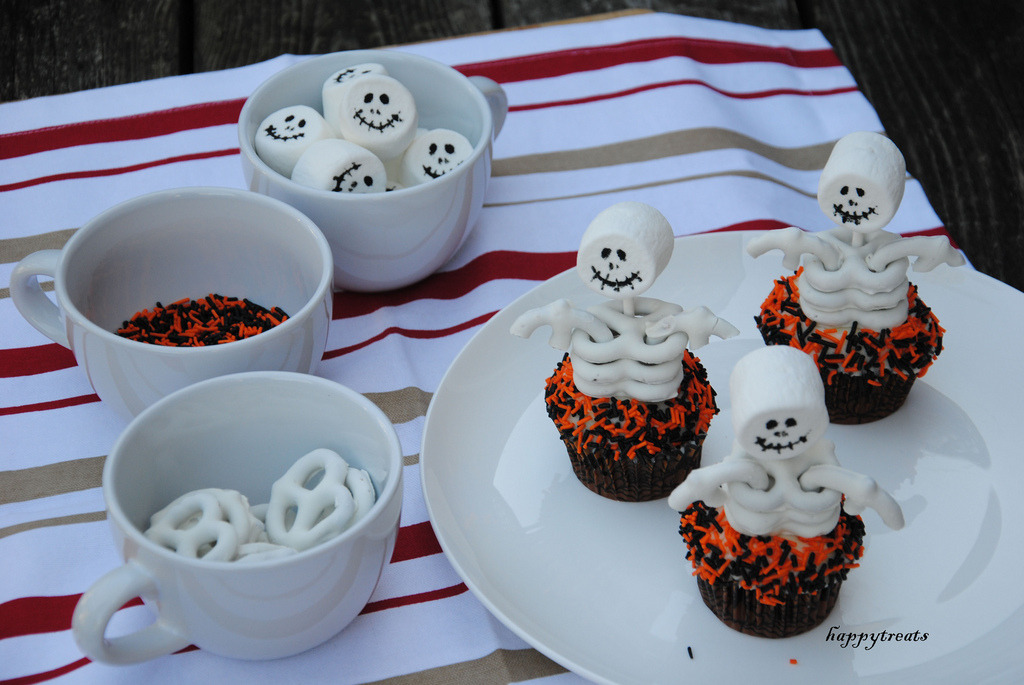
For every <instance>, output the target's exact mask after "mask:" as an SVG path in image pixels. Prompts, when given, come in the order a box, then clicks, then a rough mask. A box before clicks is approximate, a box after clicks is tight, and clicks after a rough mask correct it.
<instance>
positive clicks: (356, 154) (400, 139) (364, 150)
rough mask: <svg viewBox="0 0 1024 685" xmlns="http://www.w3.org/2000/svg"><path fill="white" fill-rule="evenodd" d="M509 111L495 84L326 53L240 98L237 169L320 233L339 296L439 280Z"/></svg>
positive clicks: (390, 57) (403, 57)
mask: <svg viewBox="0 0 1024 685" xmlns="http://www.w3.org/2000/svg"><path fill="white" fill-rule="evenodd" d="M507 110H508V100H507V98H506V95H505V92H504V91H503V90H502V88H501V87H500V86H499V85H498V84H497V83H495V82H494V81H492V80H490V79H487V78H485V77H482V76H472V77H468V78H467V77H466V76H464V75H462V74H461V73H459V72H458V71H456V70H454V69H452V68H451V67H448V66H446V65H444V64H441V63H439V62H435V61H433V60H430V59H427V58H425V57H420V56H418V55H413V54H408V53H403V52H399V51H393V50H353V51H346V52H338V53H332V54H328V55H323V56H320V57H314V58H310V59H306V60H303V61H301V62H299V63H297V64H295V65H292V66H291V67H288V68H286V69H284V70H282V71H280V72H278V73H277V74H275V75H274V76H272V77H270V78H269V79H267V80H266V81H265V82H264V83H262V84H261V85H260V86H259V87H258V88H257V89H256V90H255V91H254V92H253V93H252V95H251V96H250V97H249V98H248V99H247V100H246V102H245V105H244V106H243V107H242V111H241V114H240V116H239V120H238V138H239V145H240V148H241V158H242V168H243V172H244V174H245V179H246V183H247V185H248V187H249V189H250V190H253V191H256V192H259V193H262V194H265V195H269V196H271V197H274V198H276V199H279V200H283V201H284V202H286V203H288V204H290V205H292V206H293V207H295V208H296V209H298V210H299V211H301V212H302V213H304V214H305V215H306V216H308V217H309V218H310V219H312V220H313V221H314V223H316V224H317V226H318V227H319V228H320V230H321V231H323V233H324V235H325V236H326V237H327V240H328V242H329V243H330V245H331V250H332V253H333V256H334V267H335V268H334V286H335V288H338V289H346V290H359V291H380V290H391V289H394V288H399V287H402V286H405V285H408V284H411V283H414V282H416V281H419V280H421V279H422V278H424V277H426V276H428V275H430V274H431V273H433V272H434V271H436V270H437V269H438V268H440V267H441V266H442V265H443V264H444V263H445V262H446V261H448V259H449V258H451V256H452V255H453V254H454V253H455V251H456V250H457V249H458V248H459V246H460V245H461V244H462V243H463V241H464V240H465V238H466V237H467V236H468V234H469V232H470V231H471V230H472V228H473V226H474V224H475V223H476V221H477V219H478V217H479V214H480V210H481V207H482V206H483V197H484V191H485V189H486V186H487V182H488V179H489V177H490V168H491V146H492V143H493V140H494V137H495V136H496V135H497V133H498V131H499V130H500V129H501V125H502V123H503V122H504V119H505V114H506V112H507Z"/></svg>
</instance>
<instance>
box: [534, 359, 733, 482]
mask: <svg viewBox="0 0 1024 685" xmlns="http://www.w3.org/2000/svg"><path fill="white" fill-rule="evenodd" d="M682 365H683V368H684V370H685V371H684V373H685V375H684V380H683V382H682V383H681V384H680V386H679V392H678V393H677V394H676V396H675V397H673V398H671V399H668V400H665V401H662V402H640V401H637V400H634V399H616V398H614V397H598V398H594V397H590V396H589V395H584V394H583V393H581V392H579V390H577V388H576V386H575V385H574V384H573V380H572V374H573V369H572V361H571V359H570V358H569V355H568V354H567V355H565V357H564V358H563V359H562V361H561V362H559V364H558V366H556V367H555V372H554V373H553V374H552V375H551V377H550V378H548V380H547V383H546V385H545V394H544V401H545V404H546V406H547V413H548V416H549V417H550V418H551V420H552V421H553V422H554V424H555V427H556V428H557V429H558V434H559V436H560V437H561V439H562V442H563V443H564V444H565V448H566V451H567V453H568V455H569V461H570V462H571V464H572V469H573V472H574V473H575V474H576V477H577V478H579V480H580V482H581V483H583V484H584V485H585V486H587V488H589V489H590V490H592V491H594V492H596V493H597V494H599V495H601V496H603V497H608V498H610V499H614V500H619V501H624V502H642V501H648V500H653V499H660V498H662V497H666V496H668V494H669V492H671V491H672V489H673V488H675V487H676V486H677V485H678V484H679V483H681V482H682V480H683V479H684V478H685V477H686V475H687V474H689V473H690V471H691V470H692V469H694V468H697V467H698V466H699V465H700V455H701V447H702V445H703V443H704V438H705V437H706V436H707V431H708V427H709V426H710V424H711V418H712V417H713V416H714V415H715V414H717V413H718V406H717V405H716V404H715V391H714V390H713V389H712V388H711V385H710V384H709V383H708V380H707V372H706V371H705V370H704V367H703V366H702V365H701V363H700V360H699V359H697V358H696V357H694V356H693V355H691V354H690V353H689V352H686V353H685V354H684V356H683V362H682Z"/></svg>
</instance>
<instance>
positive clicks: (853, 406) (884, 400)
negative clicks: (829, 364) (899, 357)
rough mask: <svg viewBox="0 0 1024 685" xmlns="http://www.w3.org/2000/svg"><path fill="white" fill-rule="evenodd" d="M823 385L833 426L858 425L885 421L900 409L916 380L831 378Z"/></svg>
mask: <svg viewBox="0 0 1024 685" xmlns="http://www.w3.org/2000/svg"><path fill="white" fill-rule="evenodd" d="M827 375H828V374H827V373H822V381H825V407H826V408H827V409H828V418H829V421H831V422H832V423H838V424H859V423H870V422H872V421H877V420H878V419H884V418H885V417H886V416H889V415H890V414H892V413H893V412H895V411H896V410H897V409H899V408H900V407H902V406H903V403H904V402H905V401H906V399H907V396H908V395H910V389H911V388H912V387H913V385H914V381H915V380H917V376H911V377H910V378H900V377H899V376H897V375H895V374H889V375H887V376H886V377H885V378H883V379H882V380H880V381H872V380H869V379H867V378H865V377H863V376H848V375H846V374H839V373H837V374H832V377H831V378H830V379H827V380H826V376H827Z"/></svg>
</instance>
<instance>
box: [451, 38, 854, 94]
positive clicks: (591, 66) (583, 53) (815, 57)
mask: <svg viewBox="0 0 1024 685" xmlns="http://www.w3.org/2000/svg"><path fill="white" fill-rule="evenodd" d="M666 57H688V58H690V59H692V60H694V61H696V62H701V63H703V64H733V63H739V62H775V63H779V64H788V65H790V66H793V67H798V68H802V69H813V68H819V67H837V66H842V62H840V61H839V58H838V57H837V56H836V54H835V52H833V51H832V50H831V49H829V48H821V49H817V50H796V49H793V48H787V47H771V46H765V45H752V44H749V43H736V42H732V41H722V40H707V39H703V38H684V37H666V38H648V39H643V40H635V41H629V42H626V43H619V44H617V45H599V46H594V47H583V48H571V49H568V50H558V51H554V52H545V53H541V54H536V55H521V56H517V57H510V58H507V59H499V60H492V61H488V62H476V63H471V64H462V65H459V66H457V67H455V68H456V69H458V70H459V71H460V72H462V73H463V74H465V75H466V76H486V77H488V78H491V79H494V80H495V81H498V82H499V83H512V82H515V81H528V80H530V79H539V78H551V77H554V76H564V75H565V74H570V73H574V72H584V71H594V70H596V69H604V68H607V67H614V66H617V65H619V64H626V63H629V62H651V61H653V60H656V59H664V58H666Z"/></svg>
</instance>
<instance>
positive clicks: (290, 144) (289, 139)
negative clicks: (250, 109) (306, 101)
mask: <svg viewBox="0 0 1024 685" xmlns="http://www.w3.org/2000/svg"><path fill="white" fill-rule="evenodd" d="M330 137H332V133H331V130H330V127H329V126H328V125H327V122H326V121H325V120H324V118H323V117H322V116H320V113H319V112H317V111H316V110H315V109H313V108H312V107H307V106H306V105H294V106H291V107H285V108H283V109H279V110H277V111H276V112H274V113H273V114H271V115H270V116H268V117H267V118H266V119H264V120H263V121H262V122H261V123H260V126H259V128H258V129H257V130H256V137H255V139H254V140H253V145H254V147H255V148H256V154H257V155H259V158H260V159H262V160H263V162H264V163H265V164H266V165H267V166H269V167H270V168H271V169H273V170H274V171H276V172H277V173H279V174H282V175H283V176H291V173H292V169H293V168H294V167H295V162H296V161H298V159H299V157H301V156H302V153H303V152H305V151H306V149H307V148H308V147H309V146H310V145H312V144H313V143H315V142H317V141H318V140H323V139H324V138H330Z"/></svg>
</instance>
